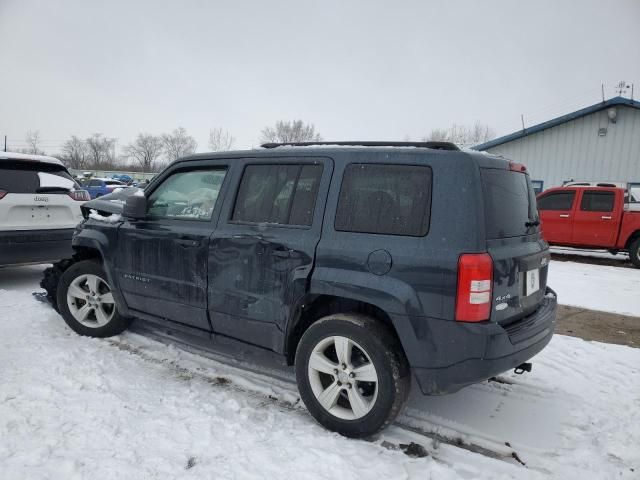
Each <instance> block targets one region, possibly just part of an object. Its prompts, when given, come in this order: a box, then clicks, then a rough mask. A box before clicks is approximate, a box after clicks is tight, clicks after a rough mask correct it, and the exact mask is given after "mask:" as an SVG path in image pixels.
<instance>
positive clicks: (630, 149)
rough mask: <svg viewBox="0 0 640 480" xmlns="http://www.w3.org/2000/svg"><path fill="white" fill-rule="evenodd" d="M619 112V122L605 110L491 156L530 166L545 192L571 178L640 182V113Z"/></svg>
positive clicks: (516, 142)
mask: <svg viewBox="0 0 640 480" xmlns="http://www.w3.org/2000/svg"><path fill="white" fill-rule="evenodd" d="M615 108H617V110H618V115H617V119H616V123H611V122H610V121H609V119H608V117H607V111H606V110H603V111H600V112H596V113H592V114H590V115H586V116H584V117H581V118H578V119H576V120H572V121H570V122H567V123H564V124H562V125H558V126H557V127H553V128H550V129H548V130H543V131H541V132H538V133H534V134H531V135H527V136H526V137H522V138H519V139H517V140H513V141H511V142H508V143H504V144H502V145H498V146H495V147H492V148H489V149H487V151H488V152H490V153H495V154H498V155H503V156H504V157H507V158H509V159H511V160H513V161H515V162H519V163H524V164H525V165H526V166H527V169H528V170H529V172H530V175H531V178H532V179H534V180H543V181H544V189H547V188H551V187H557V186H559V185H562V182H564V181H566V180H571V179H573V180H608V181H620V182H633V183H640V109H637V108H631V107H626V106H621V105H619V106H616V107H615ZM601 127H605V128H606V129H607V134H606V136H599V135H598V129H599V128H601Z"/></svg>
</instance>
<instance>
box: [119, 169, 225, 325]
mask: <svg viewBox="0 0 640 480" xmlns="http://www.w3.org/2000/svg"><path fill="white" fill-rule="evenodd" d="M198 168H227V169H228V164H227V163H225V162H221V161H216V162H213V161H210V162H197V163H196V162H191V163H189V164H188V165H182V166H179V165H176V166H175V167H174V168H170V169H168V170H166V171H165V172H163V174H162V178H161V179H160V181H159V182H157V183H154V187H153V188H152V189H150V190H149V191H147V192H145V195H146V196H147V197H148V196H149V195H150V194H152V193H153V191H154V190H155V188H157V187H158V186H159V185H160V184H161V183H162V180H164V179H166V178H168V177H170V176H171V175H172V174H173V173H175V172H177V171H180V170H184V169H186V170H194V169H198ZM227 178H228V172H227ZM226 183H227V182H226V181H225V182H224V183H223V185H222V187H221V189H220V193H219V195H218V201H217V202H216V204H215V206H214V208H213V212H212V217H211V220H196V219H192V220H190V219H179V218H149V219H140V220H135V219H125V221H124V223H123V224H122V225H121V227H120V228H119V231H118V249H117V253H116V262H115V263H116V268H115V273H116V276H117V279H118V283H119V286H120V289H121V292H122V295H123V297H124V299H125V301H126V303H127V306H128V308H129V309H130V310H131V311H133V312H135V311H138V312H143V313H145V314H148V315H154V316H157V317H160V318H165V319H168V320H171V321H174V322H178V323H182V324H185V325H189V326H192V327H197V328H200V329H203V330H207V331H210V330H211V325H210V322H209V318H208V315H207V268H208V265H207V260H208V256H209V242H210V237H211V235H212V234H213V231H214V228H215V224H216V221H217V218H218V215H219V213H220V205H221V203H222V198H223V197H224V194H225V191H226V189H225V186H226Z"/></svg>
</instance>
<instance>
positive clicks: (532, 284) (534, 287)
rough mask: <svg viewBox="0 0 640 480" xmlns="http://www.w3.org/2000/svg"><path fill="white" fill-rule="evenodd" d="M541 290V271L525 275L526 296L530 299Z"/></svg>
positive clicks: (537, 269) (536, 269) (533, 271)
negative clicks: (530, 296)
mask: <svg viewBox="0 0 640 480" xmlns="http://www.w3.org/2000/svg"><path fill="white" fill-rule="evenodd" d="M538 290H540V269H539V268H534V269H533V270H527V271H526V272H525V274H524V296H525V297H528V296H529V295H532V294H534V293H536V292H537V291H538Z"/></svg>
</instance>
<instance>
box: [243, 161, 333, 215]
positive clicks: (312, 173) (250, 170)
mask: <svg viewBox="0 0 640 480" xmlns="http://www.w3.org/2000/svg"><path fill="white" fill-rule="evenodd" d="M322 168H323V167H322V165H300V164H297V165H296V164H286V165H285V164H283V165H247V167H246V168H245V169H244V173H243V175H242V180H241V181H240V187H239V189H238V195H237V197H236V203H235V205H234V207H233V213H232V215H231V221H233V222H246V223H273V224H278V225H299V226H307V227H308V226H310V225H311V224H312V222H313V212H314V209H315V205H316V198H317V196H318V187H319V185H320V179H321V177H322Z"/></svg>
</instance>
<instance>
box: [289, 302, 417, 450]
mask: <svg viewBox="0 0 640 480" xmlns="http://www.w3.org/2000/svg"><path fill="white" fill-rule="evenodd" d="M295 363H296V379H297V382H298V389H299V390H300V397H301V398H302V401H303V402H304V404H305V405H306V407H307V409H308V410H309V412H310V413H311V415H312V416H313V417H314V418H315V419H316V420H317V421H318V423H320V424H321V425H323V426H324V427H326V428H328V429H329V430H333V431H335V432H338V433H340V434H342V435H345V436H347V437H366V436H370V435H373V434H374V433H376V432H378V431H379V430H381V429H383V428H384V427H386V426H387V425H388V424H389V423H391V422H392V421H393V420H394V419H395V417H396V416H397V415H398V413H399V412H400V409H401V408H402V405H403V404H404V402H405V400H406V398H407V396H408V394H409V388H410V376H409V367H408V364H407V360H406V358H405V356H404V352H403V351H402V348H401V347H400V345H399V342H398V340H397V339H396V337H395V335H393V333H392V332H391V331H390V330H389V329H388V328H387V327H386V326H385V325H384V324H382V323H380V322H379V321H377V320H375V319H373V318H370V317H366V316H363V315H358V314H335V315H329V316H328V317H324V318H322V319H320V320H318V321H317V322H315V323H314V324H312V325H311V326H310V327H309V328H308V329H307V331H306V332H305V333H304V335H303V336H302V338H301V339H300V343H299V344H298V348H297V351H296V362H295Z"/></svg>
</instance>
